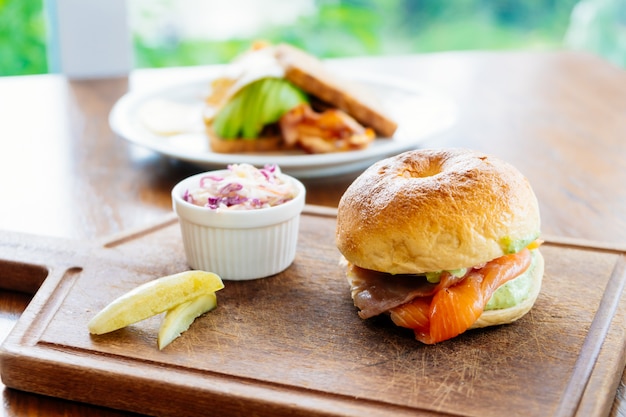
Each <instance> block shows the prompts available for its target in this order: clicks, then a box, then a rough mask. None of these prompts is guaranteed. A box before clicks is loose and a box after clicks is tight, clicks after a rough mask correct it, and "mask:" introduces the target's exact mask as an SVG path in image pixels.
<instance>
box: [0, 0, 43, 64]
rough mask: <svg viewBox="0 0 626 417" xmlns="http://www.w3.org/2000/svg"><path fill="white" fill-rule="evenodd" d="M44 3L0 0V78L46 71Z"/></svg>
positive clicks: (33, 0) (36, 0)
mask: <svg viewBox="0 0 626 417" xmlns="http://www.w3.org/2000/svg"><path fill="white" fill-rule="evenodd" d="M42 1H43V0H0V75H23V74H42V73H46V72H47V71H48V64H47V58H46V25H45V19H44V15H43V5H42Z"/></svg>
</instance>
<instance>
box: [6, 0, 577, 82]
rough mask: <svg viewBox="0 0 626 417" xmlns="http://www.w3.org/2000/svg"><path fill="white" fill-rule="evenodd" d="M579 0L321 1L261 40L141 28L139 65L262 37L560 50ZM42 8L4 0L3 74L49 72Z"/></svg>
mask: <svg viewBox="0 0 626 417" xmlns="http://www.w3.org/2000/svg"><path fill="white" fill-rule="evenodd" d="M169 1H175V0H169ZM259 1H260V0H259ZM161 2H162V3H167V2H168V0H161ZM576 2H577V0H455V1H452V2H449V1H441V0H316V1H315V6H316V13H314V14H310V15H305V16H301V17H299V18H298V20H297V22H295V24H293V25H289V26H272V27H267V28H266V29H264V30H262V31H260V32H259V33H257V34H255V35H254V38H237V39H229V40H225V41H210V40H189V39H182V38H180V37H179V36H178V35H177V33H176V31H170V32H167V33H164V34H163V36H162V37H161V38H157V41H155V40H154V39H145V38H142V37H141V36H140V35H138V34H135V36H134V46H135V66H136V67H138V68H156V67H167V66H187V65H200V64H213V63H224V62H228V61H230V60H231V59H232V58H233V57H235V56H236V55H238V54H239V53H241V52H242V51H244V50H245V49H247V48H248V47H249V46H250V42H251V41H252V40H255V39H265V40H268V41H270V42H280V41H283V42H289V43H292V44H294V45H297V46H300V47H302V48H304V49H306V50H308V51H310V52H311V53H313V54H315V55H317V56H320V57H322V58H329V57H339V56H357V55H383V54H404V53H415V52H417V53H419V52H433V51H443V50H468V49H490V50H494V49H529V48H535V49H536V48H541V49H552V48H560V47H562V45H563V37H564V34H565V32H566V30H567V27H568V23H569V17H570V14H571V11H572V8H573V7H574V5H575V4H576ZM42 9H43V6H42V0H0V75H17V74H36V73H46V72H47V64H46V55H45V54H46V45H45V43H46V42H45V40H46V34H45V19H44V17H43V12H42Z"/></svg>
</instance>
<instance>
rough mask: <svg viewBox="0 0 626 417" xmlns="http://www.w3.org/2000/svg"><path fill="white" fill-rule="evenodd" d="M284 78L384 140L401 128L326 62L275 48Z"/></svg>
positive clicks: (281, 46) (285, 47)
mask: <svg viewBox="0 0 626 417" xmlns="http://www.w3.org/2000/svg"><path fill="white" fill-rule="evenodd" d="M275 55H276V59H277V60H278V62H279V63H280V64H281V66H282V67H283V68H284V69H285V78H286V79H288V80H289V81H291V82H292V83H293V84H294V85H296V86H297V87H299V88H301V89H302V90H304V91H305V92H307V93H309V94H311V95H313V96H316V97H318V98H320V99H321V100H323V101H325V102H327V103H329V104H331V105H333V106H335V107H337V108H339V109H341V110H343V111H345V112H346V113H348V114H349V115H351V116H352V117H354V118H355V119H356V120H358V121H359V122H360V123H361V124H363V125H364V126H368V127H371V128H372V129H374V130H375V131H376V132H377V133H378V134H379V135H381V136H382V137H391V136H392V135H393V134H394V132H395V131H396V129H397V127H398V125H397V123H396V122H395V121H393V119H391V118H390V117H389V116H388V115H386V114H385V112H384V111H383V109H382V108H381V106H380V104H379V103H377V102H376V101H375V100H374V99H373V98H372V97H369V96H367V95H366V94H365V92H364V91H363V90H361V89H359V88H357V87H356V86H354V85H351V84H350V83H349V82H347V81H346V80H343V79H339V78H338V77H337V76H336V75H335V74H332V73H331V72H330V71H328V70H327V69H326V68H325V66H324V64H323V62H322V61H320V60H318V59H317V58H316V57H314V56H312V55H310V54H307V53H306V52H304V51H302V50H301V49H298V48H295V47H293V46H291V45H287V44H279V45H276V47H275Z"/></svg>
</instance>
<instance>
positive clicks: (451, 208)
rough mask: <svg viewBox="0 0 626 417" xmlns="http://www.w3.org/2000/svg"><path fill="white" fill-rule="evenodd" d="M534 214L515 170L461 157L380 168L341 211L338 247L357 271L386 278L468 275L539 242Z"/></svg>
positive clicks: (407, 155)
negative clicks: (511, 247) (515, 246)
mask: <svg viewBox="0 0 626 417" xmlns="http://www.w3.org/2000/svg"><path fill="white" fill-rule="evenodd" d="M539 229H540V218H539V207H538V203H537V199H536V197H535V194H534V192H533V191H532V188H531V186H530V184H529V183H528V181H527V179H526V178H525V177H524V176H523V175H522V174H521V173H520V172H519V171H518V170H517V169H516V168H514V167H513V166H512V165H510V164H508V163H506V162H504V161H502V160H500V159H498V158H495V157H493V156H489V155H486V154H483V153H480V152H476V151H471V150H466V149H423V150H414V151H408V152H404V153H402V154H399V155H396V156H393V157H390V158H387V159H384V160H381V161H379V162H377V163H375V164H374V165H372V166H371V167H369V168H368V169H367V170H366V171H365V172H363V173H362V174H361V175H360V176H359V177H358V178H357V179H356V180H355V181H354V182H353V183H352V184H351V185H350V187H348V189H347V190H346V192H345V193H344V195H343V197H342V198H341V200H340V202H339V206H338V215H337V233H336V243H337V247H338V249H339V250H340V252H341V253H342V254H343V256H344V257H345V258H346V259H347V260H348V261H350V262H352V263H354V264H355V265H357V266H359V267H361V268H366V269H372V270H376V271H381V272H388V273H391V274H419V273H424V272H431V271H441V270H454V269H458V268H466V267H472V266H475V265H479V264H482V263H484V262H487V261H489V260H491V259H494V258H497V257H499V256H502V255H504V254H505V253H507V252H508V246H507V245H508V243H510V242H516V241H528V240H529V239H533V238H536V237H538V235H539Z"/></svg>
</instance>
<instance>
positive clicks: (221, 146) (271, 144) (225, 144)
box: [206, 126, 285, 153]
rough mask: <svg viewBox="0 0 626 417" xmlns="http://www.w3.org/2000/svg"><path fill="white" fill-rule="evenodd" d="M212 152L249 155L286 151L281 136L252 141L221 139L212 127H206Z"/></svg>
mask: <svg viewBox="0 0 626 417" xmlns="http://www.w3.org/2000/svg"><path fill="white" fill-rule="evenodd" d="M206 134H207V136H208V137H209V145H210V147H211V151H213V152H216V153H248V152H268V151H278V150H284V149H285V145H284V143H283V139H282V138H281V137H280V136H279V135H275V136H266V137H260V138H255V139H252V140H249V139H242V138H235V139H223V138H219V137H217V136H216V135H215V132H213V129H212V128H211V127H210V126H207V127H206Z"/></svg>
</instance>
